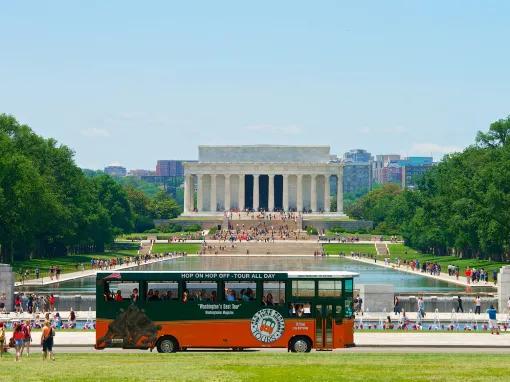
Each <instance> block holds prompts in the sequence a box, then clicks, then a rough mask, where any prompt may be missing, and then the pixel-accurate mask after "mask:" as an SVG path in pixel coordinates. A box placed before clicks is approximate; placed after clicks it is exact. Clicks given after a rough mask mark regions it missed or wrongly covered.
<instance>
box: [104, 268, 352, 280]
mask: <svg viewBox="0 0 510 382" xmlns="http://www.w3.org/2000/svg"><path fill="white" fill-rule="evenodd" d="M97 273H98V274H112V273H174V274H179V273H186V274H193V273H195V274H196V273H217V274H236V273H242V274H257V273H278V274H286V275H287V276H288V277H290V278H352V277H358V276H359V273H355V272H347V271H270V270H244V271H241V270H215V269H214V270H207V271H200V270H189V271H184V270H181V271H100V272H97Z"/></svg>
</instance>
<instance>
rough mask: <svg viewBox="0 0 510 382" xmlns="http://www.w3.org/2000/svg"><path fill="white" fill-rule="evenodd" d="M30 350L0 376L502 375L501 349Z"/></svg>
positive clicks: (507, 371) (239, 379)
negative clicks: (46, 355) (47, 356)
mask: <svg viewBox="0 0 510 382" xmlns="http://www.w3.org/2000/svg"><path fill="white" fill-rule="evenodd" d="M36 353H38V352H34V354H33V355H31V356H30V358H29V359H27V358H25V359H23V360H22V362H21V363H16V362H14V361H13V357H12V354H9V356H7V357H5V358H4V359H2V360H0V370H1V380H2V381H3V382H14V381H24V382H31V381H54V382H58V381H65V382H70V381H109V382H110V381H213V382H214V381H227V382H243V381H250V382H252V381H253V382H257V381H263V382H271V381H277V382H286V381H310V382H312V381H317V382H323V381H349V382H369V381H377V382H394V381H416V382H425V381H427V382H428V381H444V382H459V381H470V382H471V381H475V382H486V381H491V382H503V381H508V376H509V375H510V355H508V354H486V353H481V354H480V353H474V354H467V353H462V354H455V353H453V354H452V353H444V354H443V353H441V354H440V353H427V354H419V353H414V354H413V353H349V351H347V352H335V353H324V352H314V353H310V354H289V353H272V352H244V353H232V352H218V353H207V352H200V353H196V352H187V353H177V354H147V353H142V352H140V353H135V354H133V353H131V354H112V353H100V352H95V353H93V354H59V353H58V349H57V360H56V361H55V362H51V361H46V362H43V361H42V360H41V356H40V354H37V356H36Z"/></svg>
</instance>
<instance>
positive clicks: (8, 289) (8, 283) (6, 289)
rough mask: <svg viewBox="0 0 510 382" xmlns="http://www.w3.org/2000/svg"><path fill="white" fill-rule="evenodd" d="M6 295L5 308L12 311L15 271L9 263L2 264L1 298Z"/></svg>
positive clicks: (0, 275) (0, 270)
mask: <svg viewBox="0 0 510 382" xmlns="http://www.w3.org/2000/svg"><path fill="white" fill-rule="evenodd" d="M3 296H5V301H3V299H2V300H1V301H2V302H4V303H5V309H6V310H8V311H12V310H13V308H14V273H13V272H12V268H11V266H10V265H7V264H0V298H1V297H3Z"/></svg>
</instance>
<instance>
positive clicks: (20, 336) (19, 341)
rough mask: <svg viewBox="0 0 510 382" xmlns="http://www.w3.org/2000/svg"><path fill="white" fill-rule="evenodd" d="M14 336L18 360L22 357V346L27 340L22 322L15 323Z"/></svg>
mask: <svg viewBox="0 0 510 382" xmlns="http://www.w3.org/2000/svg"><path fill="white" fill-rule="evenodd" d="M12 338H13V339H14V348H15V349H16V362H17V361H19V360H20V359H21V348H22V347H23V344H24V341H25V333H24V332H23V327H22V325H21V322H17V323H15V326H14V333H13V334H12Z"/></svg>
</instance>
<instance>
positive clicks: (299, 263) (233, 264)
mask: <svg viewBox="0 0 510 382" xmlns="http://www.w3.org/2000/svg"><path fill="white" fill-rule="evenodd" d="M139 269H140V270H151V271H160V270H161V271H163V270H180V271H195V270H204V271H219V270H229V271H233V270H239V271H252V270H261V271H264V270H271V271H285V270H296V271H301V270H324V271H334V270H340V271H351V272H356V273H359V274H360V276H359V277H358V278H357V279H356V280H355V282H356V283H357V284H393V285H394V287H395V291H396V292H400V293H419V292H426V293H445V292H456V291H463V290H464V288H463V287H461V286H458V285H455V284H450V283H447V282H444V281H438V280H434V279H430V278H428V277H422V276H420V275H418V274H416V275H415V274H410V273H405V272H398V271H395V270H391V269H386V268H381V267H378V266H376V265H370V264H364V263H358V262H355V261H351V260H348V259H343V258H337V257H335V258H332V257H272V258H268V257H185V258H179V259H173V260H167V261H164V262H161V263H156V264H150V265H146V266H141V267H140V268H139ZM94 280H95V277H85V278H81V279H78V280H71V281H64V282H61V283H59V284H58V285H49V286H44V287H30V288H28V287H26V288H25V290H38V291H53V292H55V293H85V294H93V293H95V281H94Z"/></svg>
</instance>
